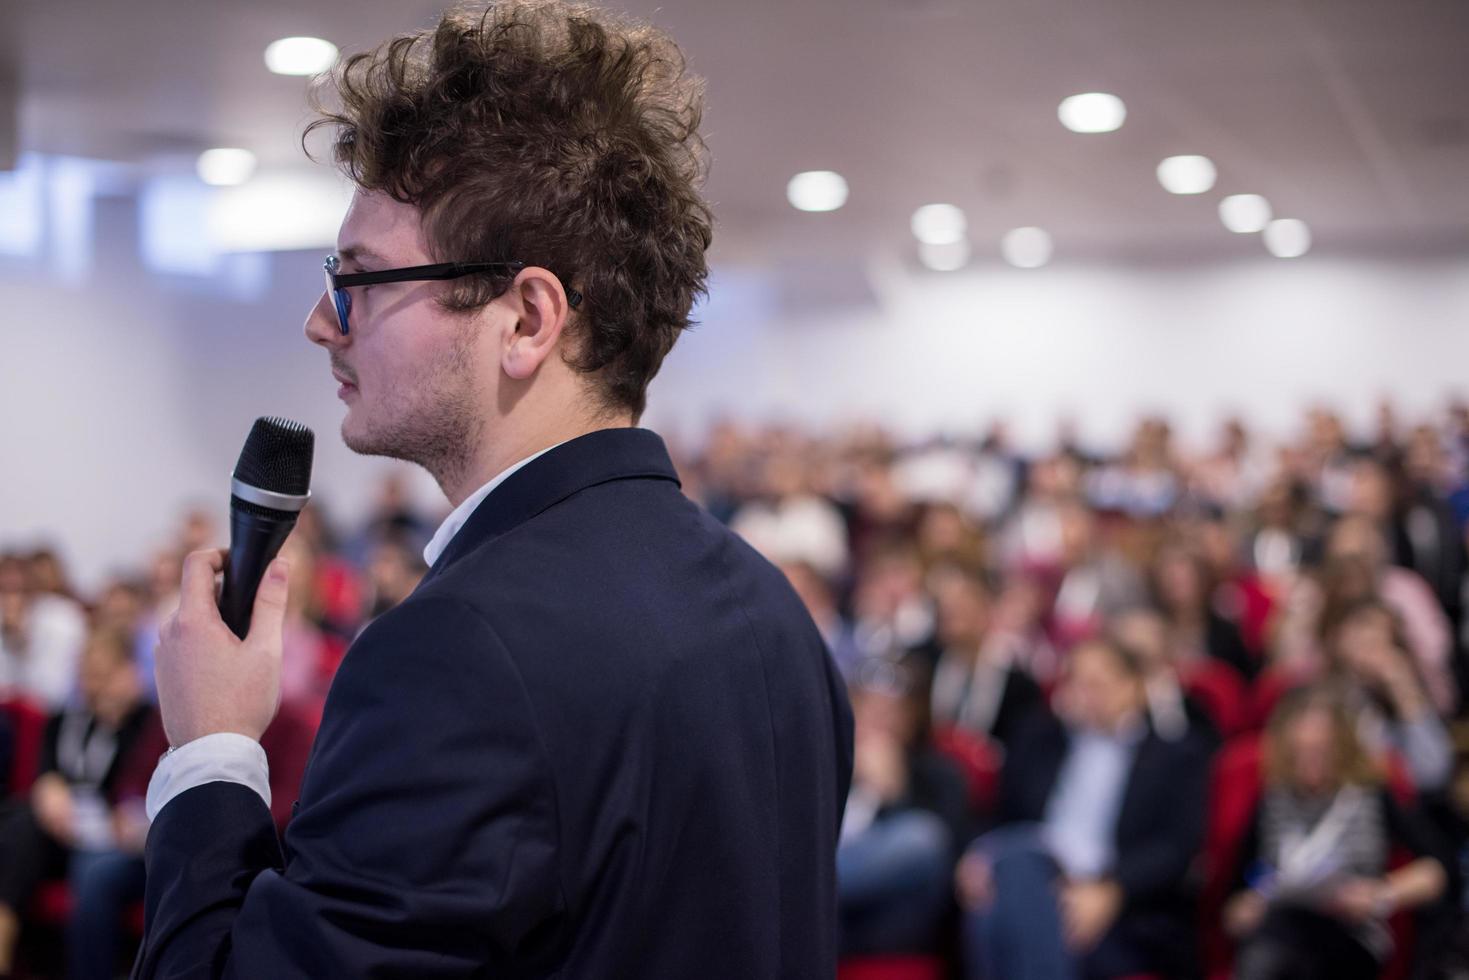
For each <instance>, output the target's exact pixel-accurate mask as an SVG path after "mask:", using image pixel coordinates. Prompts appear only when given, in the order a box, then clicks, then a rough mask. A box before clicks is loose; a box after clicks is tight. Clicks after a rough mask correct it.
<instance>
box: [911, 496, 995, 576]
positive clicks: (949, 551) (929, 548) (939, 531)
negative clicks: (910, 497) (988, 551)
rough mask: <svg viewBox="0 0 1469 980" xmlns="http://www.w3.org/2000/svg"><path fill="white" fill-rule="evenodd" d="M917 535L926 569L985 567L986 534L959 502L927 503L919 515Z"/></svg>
mask: <svg viewBox="0 0 1469 980" xmlns="http://www.w3.org/2000/svg"><path fill="white" fill-rule="evenodd" d="M915 537H916V541H917V544H918V555H919V559H920V560H921V561H922V562H923V567H924V568H928V569H932V568H934V567H936V566H939V565H958V566H961V567H964V568H984V567H985V565H986V562H985V540H984V534H983V532H982V531H981V530H980V528H979V527H977V526H976V525H975V524H974V523H973V522H972V521H971V520H970V519H969V518H968V517H967V516H965V514H964V512H963V511H962V510H960V509H959V505H958V504H954V503H950V502H948V501H935V502H932V503H929V504H926V505H925V506H924V507H923V508H922V510H921V512H920V514H919V517H918V527H917V531H916V535H915Z"/></svg>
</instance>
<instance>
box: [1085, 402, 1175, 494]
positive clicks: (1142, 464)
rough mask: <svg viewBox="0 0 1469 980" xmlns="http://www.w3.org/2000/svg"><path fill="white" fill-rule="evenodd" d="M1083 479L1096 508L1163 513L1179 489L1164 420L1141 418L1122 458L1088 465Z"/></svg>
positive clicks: (1171, 445) (1169, 432)
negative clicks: (1088, 467)
mask: <svg viewBox="0 0 1469 980" xmlns="http://www.w3.org/2000/svg"><path fill="white" fill-rule="evenodd" d="M1085 482H1086V495H1087V499H1088V500H1089V501H1090V502H1091V503H1092V505H1093V506H1095V507H1097V508H1098V509H1101V510H1107V511H1117V512H1120V513H1123V514H1127V515H1129V516H1132V517H1158V516H1160V515H1163V514H1166V513H1167V512H1168V511H1169V510H1171V509H1172V507H1173V505H1174V503H1175V502H1176V501H1177V500H1178V497H1179V493H1180V490H1181V487H1180V482H1179V477H1178V463H1177V461H1176V459H1175V458H1174V454H1173V430H1172V428H1171V427H1170V426H1169V425H1168V422H1167V421H1166V420H1164V419H1161V418H1146V419H1143V420H1142V422H1140V423H1139V424H1138V427H1137V431H1136V432H1135V433H1134V434H1133V439H1132V445H1131V446H1130V447H1129V449H1128V451H1127V452H1126V453H1125V454H1124V455H1123V456H1122V458H1121V459H1118V460H1116V461H1114V462H1110V463H1106V464H1103V465H1101V466H1098V467H1096V468H1094V469H1092V470H1091V471H1090V472H1089V473H1088V474H1087V477H1086V481H1085Z"/></svg>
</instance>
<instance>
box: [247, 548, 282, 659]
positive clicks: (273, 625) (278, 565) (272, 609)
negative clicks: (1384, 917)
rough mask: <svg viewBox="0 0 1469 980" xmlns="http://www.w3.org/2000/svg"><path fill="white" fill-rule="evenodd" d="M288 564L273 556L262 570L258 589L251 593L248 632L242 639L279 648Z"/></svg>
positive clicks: (266, 646)
mask: <svg viewBox="0 0 1469 980" xmlns="http://www.w3.org/2000/svg"><path fill="white" fill-rule="evenodd" d="M290 579H291V563H290V562H288V561H286V560H285V559H284V558H277V559H276V560H275V561H273V562H271V563H270V566H269V567H268V568H266V569H265V577H264V578H262V579H261V580H260V588H259V589H257V590H256V592H255V610H254V612H252V613H251V615H250V633H249V635H248V636H246V637H245V640H246V642H252V641H253V643H254V644H258V645H260V646H263V647H265V648H266V649H270V650H279V649H280V646H281V634H282V632H283V631H284V630H285V623H286V596H287V594H288V593H289V591H290V589H289V584H290Z"/></svg>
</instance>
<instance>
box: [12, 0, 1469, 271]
mask: <svg viewBox="0 0 1469 980" xmlns="http://www.w3.org/2000/svg"><path fill="white" fill-rule="evenodd" d="M440 6H441V5H440V4H438V3H431V2H425V0H402V2H393V3H390V2H386V0H354V2H345V0H316V2H311V3H304V2H301V0H128V2H117V0H19V2H18V3H17V0H7V2H6V3H4V4H3V5H0V59H4V60H6V61H8V62H9V64H10V66H11V68H12V69H13V70H12V75H13V76H14V78H15V79H16V86H15V87H16V88H17V89H18V92H19V99H20V111H19V119H20V146H21V149H22V150H35V151H42V152H51V153H67V154H76V155H84V156H90V157H100V158H106V159H117V160H124V161H131V162H135V163H139V164H141V165H142V166H143V167H145V168H146V167H179V166H184V165H187V164H188V162H189V161H190V160H191V159H192V155H193V154H194V153H196V152H197V151H198V150H200V149H203V148H206V147H208V146H212V145H238V146H245V147H248V148H250V149H252V150H254V151H255V152H256V153H257V154H258V155H259V157H260V158H261V161H262V165H263V166H293V165H297V164H298V163H299V161H300V149H299V144H298V138H299V133H300V129H301V126H302V124H303V123H304V122H305V121H306V119H307V118H308V115H307V109H306V106H305V101H304V98H303V96H304V91H305V83H304V81H303V80H301V79H294V78H284V77H279V76H275V75H271V74H269V73H268V72H267V71H266V70H265V68H264V65H263V63H262V60H261V55H262V51H263V50H264V48H265V45H266V44H268V43H269V42H270V41H272V40H274V39H275V38H277V37H281V36H285V35H291V34H315V35H320V36H323V37H326V38H328V39H330V40H332V41H334V42H335V43H337V44H338V45H339V46H340V47H342V48H343V49H344V50H346V51H351V50H357V49H360V48H363V47H366V46H370V45H371V44H373V43H375V42H377V41H379V40H381V39H383V38H385V37H386V36H388V35H390V34H392V33H394V32H397V31H401V30H404V29H408V28H413V27H416V26H421V25H423V24H426V23H428V22H430V21H431V19H432V17H433V15H434V13H435V12H436V11H437V10H438V9H439V8H440ZM624 6H625V7H626V8H627V9H629V10H630V11H631V12H633V13H635V14H638V15H640V16H645V17H649V18H651V19H652V20H654V21H655V22H656V23H658V24H660V25H662V26H664V27H666V28H667V29H669V30H670V31H671V32H672V33H673V34H674V36H675V37H677V38H678V39H679V40H680V42H681V43H682V44H683V46H684V48H685V50H686V51H687V52H688V54H689V56H690V60H691V63H692V66H693V68H694V69H695V70H696V71H698V72H699V73H700V74H703V75H704V76H705V77H706V78H707V79H708V84H709V110H708V113H707V116H706V126H705V131H706V135H707V139H708V142H709V145H710V148H711V150H712V153H713V158H714V167H713V173H712V176H711V179H710V182H709V185H708V193H709V196H710V197H711V199H712V200H713V202H714V204H715V210H716V215H717V217H718V219H719V222H720V225H719V229H718V231H717V233H716V250H717V252H718V254H719V255H722V256H723V257H726V258H731V257H732V258H735V259H738V260H742V261H751V260H755V261H776V262H784V261H789V260H809V259H810V258H811V257H812V256H822V257H825V258H828V259H831V260H833V261H837V262H841V261H843V260H849V259H859V258H862V257H865V256H871V255H872V254H875V253H887V254H893V255H903V254H908V253H909V252H910V251H911V248H912V242H911V237H910V234H909V231H908V220H909V216H910V214H911V213H912V211H913V209H914V208H915V207H916V206H918V205H920V204H923V203H926V202H931V201H950V202H952V203H955V204H959V205H961V206H962V207H963V208H964V209H965V210H966V211H967V212H968V214H969V218H970V236H971V238H972V240H973V242H974V244H975V251H976V255H977V256H978V257H979V258H981V259H986V258H992V257H994V256H995V255H997V254H998V246H997V242H998V239H999V236H1000V234H1001V233H1002V232H1003V231H1004V230H1005V229H1007V228H1011V227H1014V226H1017V225H1040V226H1043V227H1045V228H1047V229H1049V230H1050V231H1051V232H1052V234H1053V236H1054V237H1055V240H1056V248H1057V252H1056V254H1057V259H1058V260H1060V259H1062V258H1065V257H1068V256H1080V257H1084V258H1095V257H1125V258H1130V259H1147V260H1151V259H1167V258H1170V257H1185V258H1214V257H1221V256H1229V255H1233V254H1240V255H1245V254H1248V255H1256V254H1259V253H1260V251H1261V245H1260V243H1259V241H1258V240H1257V239H1256V238H1255V237H1254V236H1251V237H1249V238H1246V237H1243V236H1235V235H1231V234H1229V233H1228V232H1226V231H1225V230H1224V229H1223V228H1222V226H1221V225H1220V224H1219V221H1218V218H1217V216H1216V211H1215V208H1216V205H1217V202H1218V200H1219V198H1220V197H1221V196H1222V195H1224V194H1227V193H1234V192H1240V191H1253V192H1258V193H1262V194H1264V195H1266V196H1267V197H1268V198H1269V199H1270V200H1271V202H1272V203H1273V204H1274V205H1275V208H1276V213H1277V215H1279V216H1286V217H1299V218H1303V219H1305V220H1306V221H1307V222H1308V223H1309V224H1310V225H1311V227H1312V229H1313V231H1314V233H1315V237H1316V242H1317V245H1316V247H1317V249H1318V250H1343V251H1358V252H1361V251H1368V252H1376V251H1383V252H1386V251H1397V252H1401V251H1403V250H1405V249H1408V250H1431V251H1443V250H1460V249H1469V3H1464V2H1460V0H1392V2H1385V0H664V2H663V3H661V4H657V3H656V0H628V2H626V3H625V4H624ZM0 74H3V73H0ZM3 84H4V83H3V81H0V91H3ZM1089 90H1103V91H1110V92H1114V93H1116V94H1118V95H1120V96H1121V97H1122V98H1123V99H1124V100H1125V101H1126V103H1127V107H1128V119H1127V123H1126V125H1125V126H1124V127H1123V128H1122V129H1121V130H1120V131H1118V132H1116V133H1112V134H1106V135H1095V136H1080V135H1076V134H1072V133H1069V132H1067V131H1066V130H1064V129H1063V128H1062V127H1061V126H1060V124H1059V123H1058V122H1057V120H1056V105H1057V103H1058V102H1059V101H1060V99H1061V98H1063V97H1064V96H1066V95H1069V94H1073V93H1076V92H1081V91H1089ZM4 115H5V114H4V111H3V109H0V125H3V119H4ZM1178 153H1202V154H1206V155H1208V156H1210V157H1212V158H1213V159H1214V161H1215V162H1216V163H1217V164H1218V167H1219V173H1220V178H1219V183H1218V185H1217V187H1216V188H1215V190H1214V191H1213V192H1211V193H1209V194H1206V195H1203V196H1201V197H1197V198H1181V197H1175V196H1173V195H1170V194H1167V193H1165V192H1164V191H1163V190H1162V189H1161V188H1160V187H1159V186H1158V183H1157V180H1156V178H1155V177H1154V168H1155V167H1156V165H1157V162H1158V161H1159V160H1160V159H1161V158H1163V157H1165V156H1169V155H1172V154H1178ZM806 169H834V170H837V171H840V172H841V173H843V174H844V175H845V176H846V177H847V179H848V181H849V183H850V186H851V189H852V194H851V199H850V201H849V203H848V205H847V207H846V208H844V209H842V210H841V211H838V212H834V213H830V214H804V213H798V212H796V211H794V210H792V209H791V208H790V206H789V205H788V204H786V202H785V184H786V181H787V180H788V179H789V178H790V176H791V175H792V174H793V173H795V172H797V171H800V170H806Z"/></svg>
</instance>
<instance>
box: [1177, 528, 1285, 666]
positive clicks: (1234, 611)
mask: <svg viewBox="0 0 1469 980" xmlns="http://www.w3.org/2000/svg"><path fill="white" fill-rule="evenodd" d="M1180 526H1181V529H1182V533H1183V535H1184V537H1185V539H1186V540H1188V541H1189V542H1190V543H1191V544H1193V546H1194V547H1196V548H1197V549H1198V550H1199V552H1200V553H1201V554H1202V555H1203V556H1204V560H1205V561H1206V562H1207V565H1208V572H1209V575H1210V576H1211V577H1212V578H1213V580H1214V582H1215V583H1216V585H1215V588H1214V595H1213V605H1214V608H1215V609H1216V610H1217V611H1218V612H1219V614H1220V615H1221V616H1223V617H1224V618H1225V619H1227V620H1229V621H1230V622H1231V623H1234V624H1235V626H1236V627H1238V629H1239V634H1240V639H1241V640H1243V641H1244V644H1245V647H1246V649H1247V650H1248V652H1249V655H1250V657H1251V658H1252V660H1253V661H1254V662H1255V663H1256V665H1257V666H1259V665H1263V663H1264V661H1265V660H1266V658H1267V655H1268V653H1269V650H1268V647H1269V645H1270V629H1271V627H1272V625H1273V623H1274V617H1275V612H1276V603H1277V599H1276V594H1275V590H1274V588H1273V587H1272V585H1271V583H1270V582H1269V581H1267V580H1266V578H1265V577H1264V576H1263V575H1261V574H1260V572H1259V571H1258V570H1257V569H1256V568H1255V567H1254V566H1253V565H1252V564H1251V563H1250V561H1249V560H1248V556H1247V555H1246V554H1245V549H1244V545H1243V541H1242V535H1241V520H1240V518H1238V517H1235V516H1234V515H1231V514H1229V513H1228V512H1227V511H1224V510H1221V509H1219V508H1216V507H1205V508H1204V509H1203V510H1202V511H1200V512H1199V513H1197V514H1195V515H1194V516H1193V517H1192V519H1191V520H1189V521H1186V522H1181V525H1180Z"/></svg>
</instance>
